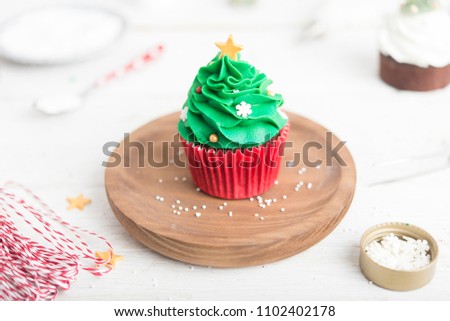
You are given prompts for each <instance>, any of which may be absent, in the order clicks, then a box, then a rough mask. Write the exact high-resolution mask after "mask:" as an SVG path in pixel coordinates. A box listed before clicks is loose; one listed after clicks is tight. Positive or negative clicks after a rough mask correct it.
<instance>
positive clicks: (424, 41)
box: [380, 10, 450, 68]
mask: <svg viewBox="0 0 450 321" xmlns="http://www.w3.org/2000/svg"><path fill="white" fill-rule="evenodd" d="M380 51H381V53H382V54H384V55H386V56H391V57H392V58H393V59H394V60H395V61H397V62H400V63H407V64H412V65H416V66H419V67H423V68H426V67H429V66H433V67H445V66H447V65H448V64H450V15H449V14H448V13H447V12H445V11H444V10H435V11H430V12H426V13H418V14H408V13H399V14H396V15H394V16H390V17H389V18H388V19H387V23H386V25H385V27H384V28H383V30H382V31H381V34H380Z"/></svg>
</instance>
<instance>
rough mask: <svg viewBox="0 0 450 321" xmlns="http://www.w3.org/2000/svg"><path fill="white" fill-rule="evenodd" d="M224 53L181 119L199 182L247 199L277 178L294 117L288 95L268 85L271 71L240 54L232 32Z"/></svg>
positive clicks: (199, 81)
mask: <svg viewBox="0 0 450 321" xmlns="http://www.w3.org/2000/svg"><path fill="white" fill-rule="evenodd" d="M216 45H217V46H218V47H219V48H220V50H221V52H220V53H218V54H217V56H216V57H215V58H214V59H213V60H212V61H211V62H209V63H208V64H207V65H206V66H204V67H201V68H200V69H199V71H198V73H197V76H196V77H195V79H194V82H193V84H192V86H191V88H190V90H189V93H188V98H187V100H186V102H185V103H184V105H183V108H182V110H181V114H180V121H179V123H178V130H179V133H180V137H181V141H182V143H183V146H184V149H185V153H186V156H187V160H188V165H189V168H190V171H191V174H192V177H193V181H194V183H195V184H196V185H197V186H198V187H199V188H200V189H201V190H202V191H204V192H205V193H207V194H210V195H212V196H216V197H220V198H226V199H241V198H248V197H251V196H255V195H259V194H262V193H264V192H265V191H267V190H268V189H269V188H270V187H271V186H272V185H273V184H274V182H275V180H276V178H277V175H278V171H279V168H280V163H281V156H282V152H283V148H284V142H285V140H286V137H287V133H288V130H289V124H288V117H287V116H286V114H285V113H284V112H282V111H281V110H280V106H281V105H282V104H283V98H282V96H281V95H280V94H277V93H274V92H272V91H271V90H269V89H268V87H269V85H270V84H271V83H272V81H271V80H269V79H268V78H267V77H266V75H265V74H263V73H261V72H259V71H258V70H257V69H256V68H255V67H254V66H252V65H251V64H249V63H248V62H245V61H243V60H241V59H240V54H239V53H238V52H239V51H240V50H242V47H241V46H239V45H236V44H234V42H233V39H232V37H231V36H230V37H229V38H228V40H227V42H225V43H216Z"/></svg>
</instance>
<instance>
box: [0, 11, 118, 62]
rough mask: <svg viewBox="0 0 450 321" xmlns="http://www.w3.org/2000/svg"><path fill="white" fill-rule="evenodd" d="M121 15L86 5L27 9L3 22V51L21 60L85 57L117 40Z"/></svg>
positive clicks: (5, 55) (0, 45)
mask: <svg viewBox="0 0 450 321" xmlns="http://www.w3.org/2000/svg"><path fill="white" fill-rule="evenodd" d="M125 26H126V23H125V20H124V18H123V17H122V16H120V15H118V14H117V13H114V12H112V11H109V10H107V9H104V8H100V7H94V6H87V5H48V6H41V7H37V8H33V9H29V10H26V11H24V12H22V13H20V14H18V15H16V16H14V17H12V18H10V19H8V20H7V21H5V22H4V23H3V24H2V25H1V26H0V55H1V56H2V57H3V58H5V59H7V60H10V61H13V62H17V63H22V64H34V65H50V64H63V63H71V62H76V61H82V60H86V59H88V58H90V57H92V56H93V55H95V54H98V53H100V52H102V51H104V50H105V49H107V48H108V47H109V46H111V45H112V44H113V43H115V42H116V41H117V40H118V39H119V38H120V37H121V35H122V34H123V33H124V30H125Z"/></svg>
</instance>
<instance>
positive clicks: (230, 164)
mask: <svg viewBox="0 0 450 321" xmlns="http://www.w3.org/2000/svg"><path fill="white" fill-rule="evenodd" d="M289 127H290V125H289V123H288V124H287V125H286V126H284V127H283V128H282V129H281V131H280V133H279V134H278V135H277V136H276V137H275V138H273V139H271V140H270V141H269V142H267V143H266V144H264V145H261V146H257V147H252V148H246V149H242V150H241V149H238V150H234V151H232V150H221V149H214V148H211V147H205V146H204V145H195V144H194V143H191V142H187V141H186V140H184V139H183V138H182V137H181V136H180V140H181V143H182V144H183V147H184V151H185V153H186V156H187V161H188V166H189V169H190V171H191V174H192V178H193V180H194V183H195V184H196V185H197V186H198V187H199V188H200V189H201V190H202V191H203V192H205V193H207V194H209V195H211V196H215V197H219V198H224V199H242V198H249V197H253V196H256V195H260V194H263V193H264V192H266V191H267V190H268V189H269V188H271V187H272V185H273V184H274V182H275V180H276V179H277V176H278V172H279V169H280V164H281V159H282V156H283V151H284V142H285V141H286V138H287V135H288V132H289Z"/></svg>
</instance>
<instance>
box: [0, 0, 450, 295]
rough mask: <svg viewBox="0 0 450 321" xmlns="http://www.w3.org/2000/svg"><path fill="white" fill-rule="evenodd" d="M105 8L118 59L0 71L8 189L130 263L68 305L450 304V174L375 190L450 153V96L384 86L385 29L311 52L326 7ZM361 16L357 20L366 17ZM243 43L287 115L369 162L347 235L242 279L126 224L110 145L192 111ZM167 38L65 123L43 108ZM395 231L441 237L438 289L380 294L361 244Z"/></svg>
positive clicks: (342, 37) (370, 28)
mask: <svg viewBox="0 0 450 321" xmlns="http://www.w3.org/2000/svg"><path fill="white" fill-rule="evenodd" d="M40 2H42V3H43V1H40ZM97 2H98V3H100V4H102V5H105V6H108V7H110V8H113V9H116V10H119V11H121V12H122V13H123V14H124V15H125V16H126V17H127V18H128V19H129V21H130V28H129V30H128V33H127V34H126V36H125V38H124V39H123V41H122V42H121V43H120V44H119V45H118V46H116V47H115V48H114V50H111V51H110V52H109V53H108V54H105V55H103V56H102V57H101V58H97V59H93V60H90V61H87V62H85V63H79V64H74V65H68V66H59V67H47V68H40V67H29V66H19V65H14V64H10V63H7V62H4V61H0V137H1V140H0V151H1V152H0V181H1V182H4V181H6V180H10V179H12V180H15V181H18V182H21V183H24V184H26V185H28V186H30V187H31V188H32V189H33V190H34V191H36V192H37V194H39V195H40V196H42V197H43V199H45V200H46V201H47V202H48V203H49V204H50V205H51V206H52V207H53V208H54V209H55V210H57V212H59V213H60V214H61V215H62V216H63V217H64V218H65V219H67V220H68V221H70V222H72V223H74V224H78V225H81V226H84V227H88V228H89V229H92V230H94V231H96V232H98V233H99V234H101V235H104V236H106V238H107V239H109V240H110V241H111V242H112V243H113V245H114V246H115V248H116V250H117V253H118V254H122V255H124V256H125V260H124V261H122V262H119V263H118V265H117V268H116V270H115V271H113V272H112V273H110V274H109V275H107V276H106V277H103V278H95V277H93V276H91V275H90V274H88V273H80V274H79V278H78V280H77V282H75V283H74V284H73V287H72V288H71V289H70V290H69V291H66V292H62V293H61V294H60V295H59V297H58V299H60V300H212V299H216V300H251V299H253V300H275V299H278V300H370V299H374V300H430V299H435V300H439V299H449V298H450V287H449V286H448V284H450V197H449V189H450V170H448V169H447V170H442V171H439V172H435V173H433V174H429V175H426V176H421V177H417V178H414V179H411V180H408V181H403V182H399V183H393V184H387V185H380V186H373V187H370V183H371V181H372V180H373V178H374V174H373V164H374V163H376V162H379V161H384V160H390V159H396V158H400V157H404V156H410V155H417V154H419V155H420V154H427V153H429V152H434V151H438V150H443V149H444V148H445V147H448V146H450V126H449V121H450V88H447V89H446V90H442V91H437V92H432V93H412V92H398V91H396V90H393V89H392V88H390V87H388V86H386V85H385V84H383V83H382V82H381V81H380V80H379V79H378V77H377V44H376V19H374V21H371V22H370V23H367V24H363V25H362V27H360V28H355V27H350V28H335V31H333V32H331V33H330V34H329V35H328V36H327V37H324V38H321V39H318V40H317V41H313V42H300V41H299V39H300V28H301V25H302V24H303V23H304V22H305V21H306V20H307V18H308V17H310V16H311V13H312V12H314V10H315V8H316V7H317V5H316V4H317V1H294V0H292V1H277V2H275V1H258V2H256V5H254V6H253V7H248V8H246V7H241V8H233V7H231V6H229V4H228V2H227V1H206V0H197V1H181V0H179V1H156V0H155V1H138V0H134V1H119V0H114V1H106V0H105V1H97ZM346 2H348V1H346ZM369 2H370V1H366V3H369ZM34 3H36V2H34ZM90 3H92V1H90ZM276 3H278V4H276ZM28 6H29V3H27V1H23V0H21V1H14V2H13V1H7V0H1V1H0V18H5V17H7V16H9V15H11V14H13V13H15V12H17V11H18V10H20V9H21V8H25V7H28ZM355 10H361V8H356V7H355ZM350 13H352V12H350ZM350 15H351V14H350ZM359 16H360V15H359V13H358V12H354V15H353V17H354V18H355V17H359ZM336 19H337V18H336ZM337 20H339V19H337ZM356 20H358V19H356ZM359 20H361V19H359ZM353 22H355V24H356V23H357V21H353ZM359 22H360V21H359ZM359 22H358V23H359ZM229 33H233V34H234V37H235V40H236V41H237V42H238V43H242V44H245V47H246V50H245V51H244V52H243V58H245V59H246V60H248V61H250V62H251V63H253V64H254V65H255V66H257V67H258V68H259V69H260V70H262V71H263V72H265V73H266V74H267V75H268V76H269V78H271V79H273V80H274V82H275V86H274V89H276V90H277V91H279V92H281V93H283V94H284V98H285V101H286V103H285V107H286V109H288V110H291V111H294V112H297V113H300V114H302V115H305V116H307V117H310V118H312V119H314V120H316V121H318V122H320V123H321V124H323V125H325V126H326V127H328V128H330V129H331V130H332V131H333V132H334V133H336V134H337V135H338V136H339V137H341V138H342V139H343V140H346V141H348V147H349V148H350V150H351V152H352V153H353V156H354V158H355V161H356V164H357V170H358V185H357V192H356V195H355V199H354V202H353V205H352V206H351V208H350V210H349V212H348V214H347V215H346V217H345V218H344V220H343V222H342V223H341V224H340V225H339V226H338V227H337V228H336V230H335V231H334V232H333V233H332V234H331V235H329V236H328V237H327V238H326V239H324V240H323V241H322V242H320V243H319V244H317V245H316V246H314V247H313V248H311V249H309V250H307V251H305V252H303V253H301V254H299V255H296V256H295V257H292V258H289V259H286V260H283V261H281V262H277V263H273V264H268V265H265V266H257V267H251V268H241V269H214V268H206V267H197V266H196V267H191V266H190V265H188V264H184V263H181V262H176V261H173V260H171V259H168V258H165V257H162V256H160V255H158V254H156V253H154V252H152V251H151V250H148V249H147V248H145V247H144V246H142V245H141V244H140V243H138V242H137V241H135V240H134V239H132V238H131V237H130V236H129V235H128V233H127V232H126V231H125V230H124V229H123V228H122V226H121V225H120V224H119V222H118V221H117V220H116V219H115V217H114V215H113V213H112V211H111V209H110V207H109V205H108V202H107V199H106V195H105V191H104V185H103V183H104V182H103V175H104V168H103V167H102V166H101V162H102V161H103V160H105V156H104V155H103V153H102V146H103V144H105V143H106V142H108V141H111V140H113V141H120V140H121V139H122V138H123V134H124V133H125V132H131V131H133V130H134V129H135V128H137V127H138V126H140V125H142V124H144V123H146V122H148V121H150V120H152V119H155V118H157V117H159V116H161V115H164V114H167V113H170V112H173V111H177V110H179V109H180V108H181V106H182V103H183V102H184V100H185V97H186V94H187V91H188V89H189V87H190V84H191V81H192V80H193V78H194V76H195V74H196V72H197V70H198V68H199V67H200V66H202V65H204V64H206V63H207V62H208V61H209V59H211V58H212V57H213V56H214V55H215V54H216V52H217V49H216V48H215V46H214V42H215V41H223V40H225V39H226V37H227V35H228V34H229ZM159 42H163V43H164V44H165V45H166V48H167V51H166V53H165V55H164V57H163V58H161V60H159V61H158V62H157V63H154V64H152V65H150V66H148V67H147V68H146V69H145V70H142V71H140V72H137V73H135V74H132V75H129V76H128V77H127V78H126V79H123V80H119V81H117V82H115V83H114V84H111V85H110V86H108V87H105V88H103V89H102V90H99V91H98V92H96V93H94V94H93V95H92V96H91V97H90V98H89V100H88V102H87V104H86V106H85V108H84V109H82V110H80V111H78V112H76V113H72V114H67V115H63V116H59V117H47V116H44V115H41V114H38V113H37V112H34V111H33V110H32V109H31V107H30V105H31V102H32V100H33V98H34V97H36V96H39V95H41V94H45V93H53V92H58V91H75V90H77V89H79V88H82V87H83V85H85V84H87V83H89V81H91V80H93V79H94V78H95V77H96V76H98V75H100V74H102V73H103V72H104V71H107V70H109V69H110V68H111V67H115V66H117V65H120V64H121V63H123V62H126V61H127V60H128V59H129V58H130V57H133V56H136V55H138V54H139V53H141V52H142V51H143V50H145V49H146V48H148V47H149V46H151V45H152V44H156V43H159ZM386 171H389V169H386ZM387 174H389V173H388V172H387ZM79 193H84V194H85V195H86V196H88V197H90V198H92V199H93V203H92V204H91V205H90V206H88V207H87V208H86V209H85V211H83V212H78V211H70V212H69V211H67V210H66V207H67V204H66V201H65V199H66V197H71V196H76V195H78V194H79ZM386 221H406V222H410V223H413V224H417V225H419V226H421V227H423V228H425V229H426V230H428V231H429V232H430V233H432V234H433V235H434V236H435V238H436V239H437V240H438V242H439V245H440V251H441V256H440V259H439V264H438V268H437V273H436V276H435V278H434V280H433V281H432V282H431V283H430V284H429V285H427V286H426V287H424V288H422V289H420V290H416V291H412V292H406V293H400V292H391V291H387V290H383V289H381V288H378V287H377V286H375V285H371V284H369V282H368V280H366V279H365V278H364V276H363V275H362V274H361V272H360V270H359V266H358V256H359V252H358V251H359V247H358V245H359V240H360V237H361V235H362V233H363V232H364V230H365V229H367V228H368V227H370V226H372V225H374V224H377V223H382V222H386Z"/></svg>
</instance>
